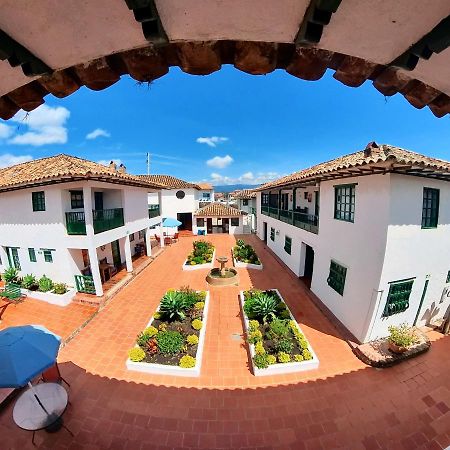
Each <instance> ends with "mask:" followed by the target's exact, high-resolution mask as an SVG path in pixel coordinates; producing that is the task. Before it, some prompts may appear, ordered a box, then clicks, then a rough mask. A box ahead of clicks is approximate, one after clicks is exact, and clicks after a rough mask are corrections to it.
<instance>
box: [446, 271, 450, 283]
mask: <svg viewBox="0 0 450 450" xmlns="http://www.w3.org/2000/svg"><path fill="white" fill-rule="evenodd" d="M446 283H450V270H449V271H448V272H447V280H446Z"/></svg>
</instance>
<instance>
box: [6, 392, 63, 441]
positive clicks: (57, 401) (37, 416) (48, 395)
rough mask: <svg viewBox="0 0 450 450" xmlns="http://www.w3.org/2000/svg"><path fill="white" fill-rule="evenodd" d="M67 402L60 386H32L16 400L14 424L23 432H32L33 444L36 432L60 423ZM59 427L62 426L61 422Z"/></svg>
mask: <svg viewBox="0 0 450 450" xmlns="http://www.w3.org/2000/svg"><path fill="white" fill-rule="evenodd" d="M35 395H36V396H37V397H38V398H39V401H40V402H41V404H39V402H38V400H37V399H36V397H35ZM68 400H69V399H68V395H67V391H66V390H65V389H64V388H63V387H62V386H61V385H60V384H57V383H39V384H37V385H36V386H33V389H31V388H29V389H27V390H26V391H25V392H23V393H22V394H21V396H20V397H19V398H18V399H17V401H16V404H15V405H14V410H13V419H14V422H15V423H16V425H17V426H18V427H20V428H22V429H23V430H29V431H32V432H33V438H32V442H33V444H34V434H35V432H36V431H38V430H42V429H45V428H48V427H51V426H52V425H54V424H55V423H56V422H58V421H61V416H62V415H63V414H64V411H65V410H66V407H67V403H68ZM41 405H42V406H41ZM61 426H63V425H62V421H61ZM64 428H66V427H64ZM66 429H67V428H66ZM67 431H69V430H67ZM69 432H70V431H69ZM71 434H72V433H71Z"/></svg>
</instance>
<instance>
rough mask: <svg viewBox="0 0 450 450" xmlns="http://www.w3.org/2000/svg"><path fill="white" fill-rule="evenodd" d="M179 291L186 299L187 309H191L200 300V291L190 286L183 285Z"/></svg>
mask: <svg viewBox="0 0 450 450" xmlns="http://www.w3.org/2000/svg"><path fill="white" fill-rule="evenodd" d="M178 292H179V293H180V295H181V297H182V298H183V300H184V304H185V306H186V309H190V308H192V307H193V306H195V305H196V304H197V303H198V301H199V300H200V298H199V295H198V292H197V291H195V290H194V289H191V288H190V287H189V286H182V287H181V288H180V289H179V290H178Z"/></svg>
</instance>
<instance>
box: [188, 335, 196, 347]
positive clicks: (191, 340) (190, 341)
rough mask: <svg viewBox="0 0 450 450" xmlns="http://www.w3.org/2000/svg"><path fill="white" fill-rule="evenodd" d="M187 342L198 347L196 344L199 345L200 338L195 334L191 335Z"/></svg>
mask: <svg viewBox="0 0 450 450" xmlns="http://www.w3.org/2000/svg"><path fill="white" fill-rule="evenodd" d="M186 340H187V342H188V344H189V345H196V344H198V336H197V335H195V334H190V335H189V336H188V337H187V339H186Z"/></svg>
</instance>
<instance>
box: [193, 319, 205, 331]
mask: <svg viewBox="0 0 450 450" xmlns="http://www.w3.org/2000/svg"><path fill="white" fill-rule="evenodd" d="M191 326H192V328H193V329H194V330H197V331H198V330H201V329H202V326H203V322H202V321H201V320H200V319H194V320H193V321H192V322H191Z"/></svg>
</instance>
